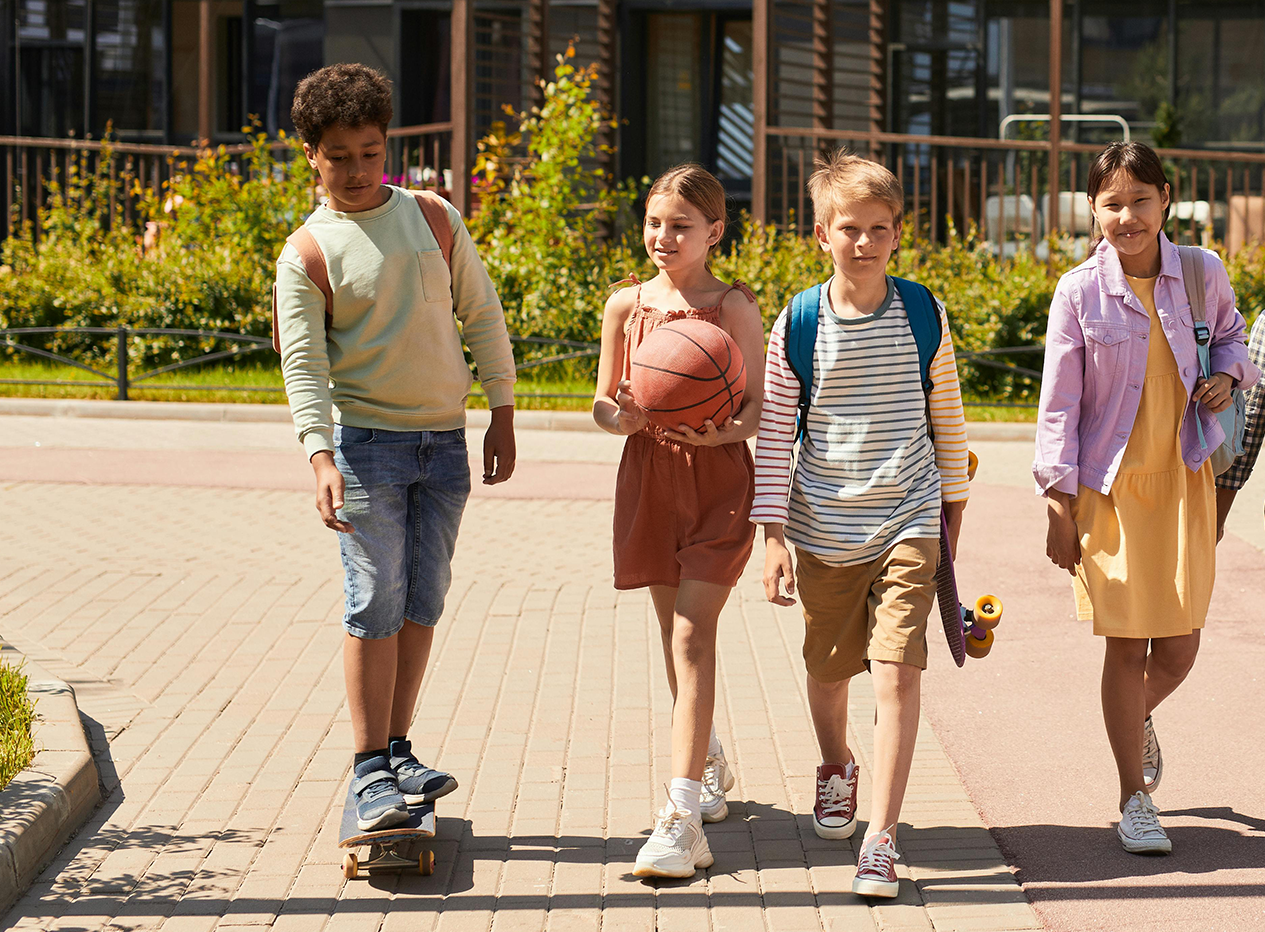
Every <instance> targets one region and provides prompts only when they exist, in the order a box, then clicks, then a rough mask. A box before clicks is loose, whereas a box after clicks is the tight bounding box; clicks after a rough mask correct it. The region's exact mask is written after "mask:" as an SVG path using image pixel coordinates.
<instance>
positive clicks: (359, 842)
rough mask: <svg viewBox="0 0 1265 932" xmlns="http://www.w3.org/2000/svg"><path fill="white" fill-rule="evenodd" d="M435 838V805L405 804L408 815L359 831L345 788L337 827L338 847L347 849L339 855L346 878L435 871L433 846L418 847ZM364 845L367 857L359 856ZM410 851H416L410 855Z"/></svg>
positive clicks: (352, 800)
mask: <svg viewBox="0 0 1265 932" xmlns="http://www.w3.org/2000/svg"><path fill="white" fill-rule="evenodd" d="M434 837H435V804H434V803H423V804H422V805H420V806H409V817H408V820H407V821H405V822H401V823H400V824H399V825H392V826H391V827H390V828H384V829H380V830H379V831H376V832H366V831H363V830H362V829H361V828H360V826H359V824H358V823H357V822H356V796H355V794H354V793H353V792H352V791H351V787H350V786H349V787H348V788H347V799H346V800H345V801H344V802H343V821H342V824H341V825H340V826H339V830H338V847H340V848H344V849H348V850H347V853H346V854H345V855H343V876H344V877H346V878H347V879H348V880H351V879H354V878H355V877H357V876H359V875H360V874H362V873H365V874H368V873H373V872H377V871H382V872H397V873H398V872H399V871H403V870H416V871H417V872H418V873H419V874H423V875H430V874H433V873H434V872H435V851H434V849H433V848H430V847H425V848H424V849H421V848H419V845H420V844H421V843H423V842H424V841H425V840H426V839H428V838H434ZM366 847H367V848H368V849H369V850H368V857H366V858H363V859H362V858H361V849H362V848H366ZM413 852H419V853H416V854H414V853H413Z"/></svg>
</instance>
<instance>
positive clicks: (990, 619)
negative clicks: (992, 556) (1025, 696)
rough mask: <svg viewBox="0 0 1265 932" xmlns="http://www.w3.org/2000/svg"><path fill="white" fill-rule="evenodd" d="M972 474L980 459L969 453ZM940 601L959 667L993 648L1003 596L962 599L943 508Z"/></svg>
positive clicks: (938, 578) (938, 581) (938, 582)
mask: <svg viewBox="0 0 1265 932" xmlns="http://www.w3.org/2000/svg"><path fill="white" fill-rule="evenodd" d="M969 456H970V460H969V462H970V465H969V467H968V476H969V478H972V479H973V478H975V467H976V466H977V465H978V464H979V460H978V459H977V458H976V456H975V454H974V453H971V454H969ZM936 602H937V603H938V604H939V606H940V621H941V623H943V625H944V636H945V639H946V640H948V642H949V653H951V654H952V655H953V662H954V663H956V664H957V665H958V666H959V667H960V666H962V665H963V664H965V663H966V658H967V656H971V657H974V658H976V659H979V658H980V657H984V656H987V654H988V652H989V651H990V650H992V649H993V629H994V628H995V627H997V623H998V622H999V621H1001V613H1002V604H1001V599H999V598H997V596H995V595H982V596H980V597H979V598H978V599H976V600H975V605H974V607H973V608H967V607H966V606H965V605H963V604H962V603H961V602H959V601H958V583H957V577H956V576H955V575H954V572H953V553H952V551H951V550H950V549H949V524H948V521H947V520H946V519H945V516H944V512H943V511H941V512H940V565H939V566H938V567H936Z"/></svg>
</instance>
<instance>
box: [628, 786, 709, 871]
mask: <svg viewBox="0 0 1265 932" xmlns="http://www.w3.org/2000/svg"><path fill="white" fill-rule="evenodd" d="M714 861H715V859H714V858H713V857H712V850H711V848H709V847H708V846H707V836H706V835H704V834H703V822H702V820H701V819H692V818H690V815H689V813H688V812H686V811H685V810H684V809H678V808H676V806H674V805H673V804H672V802H671V801H670V800H669V801H668V804H667V805H666V806H664V807H663V808H662V809H661V810H660V811H659V812H658V814H657V815H656V816H655V823H654V832H653V833H651V835H650V837H649V838H648V839H646V843H645V844H644V845H642V846H641V850H640V851H639V852H637V863H636V865H635V866H634V867H633V874H634V875H635V876H637V877H693V876H694V871H695V870H697V869H698V868H700V867H702V868H708V867H711V866H712V864H713V863H714Z"/></svg>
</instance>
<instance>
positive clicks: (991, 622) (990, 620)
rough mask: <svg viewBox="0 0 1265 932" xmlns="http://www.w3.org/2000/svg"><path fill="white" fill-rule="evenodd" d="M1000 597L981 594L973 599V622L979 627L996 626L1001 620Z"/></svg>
mask: <svg viewBox="0 0 1265 932" xmlns="http://www.w3.org/2000/svg"><path fill="white" fill-rule="evenodd" d="M1001 610H1002V605H1001V599H999V598H997V596H995V595H982V596H980V597H979V598H978V599H976V600H975V613H974V614H975V624H976V625H977V626H979V627H981V628H996V627H997V622H999V621H1001Z"/></svg>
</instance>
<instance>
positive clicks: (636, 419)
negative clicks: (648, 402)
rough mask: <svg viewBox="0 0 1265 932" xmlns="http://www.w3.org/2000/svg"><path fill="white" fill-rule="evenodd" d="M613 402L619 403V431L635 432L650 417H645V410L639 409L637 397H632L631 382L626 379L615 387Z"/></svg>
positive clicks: (644, 424) (648, 420) (647, 421)
mask: <svg viewBox="0 0 1265 932" xmlns="http://www.w3.org/2000/svg"><path fill="white" fill-rule="evenodd" d="M615 403H616V404H617V405H619V415H618V418H619V430H620V433H623V434H635V433H637V431H639V430H641V429H642V428H643V427H645V426H646V425H647V424H649V423H650V419H649V418H648V417H646V412H645V411H643V410H642V409H641V407H640V406H639V405H638V404H637V399H636V398H634V397H633V393H632V382H630V381H629V380H628V379H624V380H623V381H621V382H620V383H619V385H618V386H617V387H616V390H615Z"/></svg>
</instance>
